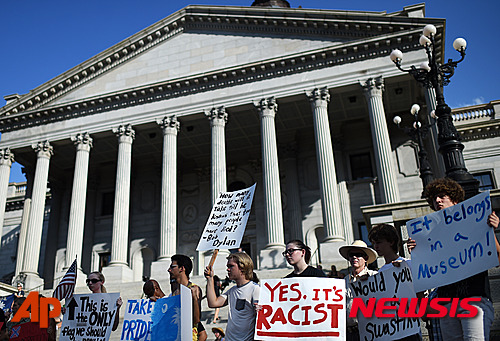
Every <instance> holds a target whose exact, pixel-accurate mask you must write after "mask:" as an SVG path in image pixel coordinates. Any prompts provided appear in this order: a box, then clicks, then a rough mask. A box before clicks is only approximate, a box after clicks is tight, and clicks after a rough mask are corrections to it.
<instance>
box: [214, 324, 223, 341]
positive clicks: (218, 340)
mask: <svg viewBox="0 0 500 341" xmlns="http://www.w3.org/2000/svg"><path fill="white" fill-rule="evenodd" d="M212 332H213V333H214V335H215V341H224V336H225V334H224V330H222V328H220V327H213V328H212Z"/></svg>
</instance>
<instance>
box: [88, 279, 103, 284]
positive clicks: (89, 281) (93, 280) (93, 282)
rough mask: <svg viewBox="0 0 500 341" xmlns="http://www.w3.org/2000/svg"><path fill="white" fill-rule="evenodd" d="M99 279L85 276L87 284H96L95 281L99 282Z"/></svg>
mask: <svg viewBox="0 0 500 341" xmlns="http://www.w3.org/2000/svg"><path fill="white" fill-rule="evenodd" d="M100 281H101V280H100V279H97V278H87V280H86V282H87V285H88V284H90V283H92V284H96V283H97V282H100Z"/></svg>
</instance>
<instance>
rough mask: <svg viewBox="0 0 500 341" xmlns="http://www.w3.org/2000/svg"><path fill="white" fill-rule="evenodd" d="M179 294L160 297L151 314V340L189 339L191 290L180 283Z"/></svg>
mask: <svg viewBox="0 0 500 341" xmlns="http://www.w3.org/2000/svg"><path fill="white" fill-rule="evenodd" d="M180 291H181V294H180V295H177V296H171V297H165V298H160V299H159V300H158V301H156V303H155V305H154V309H153V312H152V314H151V321H152V326H151V340H154V341H191V340H192V339H193V304H192V298H191V290H190V289H189V288H187V287H185V286H184V285H181V290H180Z"/></svg>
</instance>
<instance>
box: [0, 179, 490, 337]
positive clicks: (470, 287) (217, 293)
mask: <svg viewBox="0 0 500 341" xmlns="http://www.w3.org/2000/svg"><path fill="white" fill-rule="evenodd" d="M424 194H425V196H426V198H427V201H428V203H429V205H430V207H431V208H432V209H433V210H435V211H439V210H442V209H446V208H449V207H451V206H453V205H456V204H458V203H460V202H461V201H463V200H464V191H463V189H462V188H461V186H460V185H459V184H458V183H456V182H455V181H453V180H450V179H446V178H444V179H437V180H435V181H433V182H431V183H430V184H429V185H428V186H427V187H426V188H425V191H424ZM487 221H488V225H489V226H491V227H492V228H494V229H496V228H498V225H499V218H498V216H497V215H496V214H495V212H493V213H491V214H490V215H489V217H488V220H487ZM368 239H369V241H370V243H371V247H369V246H368V245H367V244H366V243H365V242H364V241H361V240H356V241H354V242H353V243H352V244H349V245H344V246H342V247H340V248H339V250H338V251H339V253H340V255H341V256H342V257H343V258H345V259H346V260H347V261H348V262H349V265H350V268H349V269H348V271H347V272H343V271H338V270H337V268H336V266H335V265H332V266H331V270H330V271H329V274H328V276H327V275H326V274H325V273H324V272H323V270H322V269H321V268H320V267H318V268H316V267H314V266H312V265H310V264H309V262H310V260H311V249H310V248H309V247H308V246H307V245H305V244H304V243H303V242H302V241H301V240H297V239H295V240H291V241H289V242H288V243H286V248H285V250H284V251H283V253H282V254H283V257H284V258H285V260H286V262H287V263H288V264H289V265H290V266H291V267H292V268H293V270H292V272H290V273H289V274H288V275H286V276H285V278H292V277H329V278H336V279H345V281H346V286H348V285H349V284H350V283H354V282H357V281H366V280H367V279H368V278H369V277H370V276H374V275H376V274H377V273H379V272H383V271H387V270H389V269H391V268H392V267H399V266H400V264H401V263H402V262H406V263H409V264H410V263H411V259H408V258H404V257H402V255H400V254H399V251H400V250H402V247H401V246H402V240H401V238H400V235H399V233H398V231H397V230H396V228H395V227H394V226H392V225H389V224H378V225H374V226H372V227H371V229H370V231H369V235H368ZM406 242H407V245H408V250H409V251H410V252H411V251H412V250H415V249H416V248H418V245H417V243H416V242H415V241H414V240H412V239H411V238H410V239H409V240H408V241H406ZM495 245H496V249H497V253H498V256H499V261H500V244H499V242H498V240H497V239H496V237H495ZM378 257H381V259H380V260H379V264H380V265H381V266H380V268H379V269H378V271H377V270H375V268H376V267H374V268H373V269H371V268H368V265H369V264H372V263H374V262H375V261H376V260H377V258H378ZM382 258H383V261H382ZM226 267H227V276H226V278H225V280H224V281H221V280H220V278H219V277H218V276H217V275H216V274H215V273H214V270H213V268H212V267H211V266H207V267H206V269H205V270H204V276H205V278H206V296H205V297H206V298H207V303H208V307H209V308H212V309H214V312H215V313H214V317H213V319H212V320H211V322H212V323H218V322H219V316H218V315H219V309H220V308H222V307H225V306H228V318H227V327H226V330H225V331H224V330H223V329H222V328H221V327H213V328H212V333H213V337H215V340H218V341H220V340H226V341H251V340H254V331H255V323H256V315H257V313H258V311H259V309H261V307H260V306H259V304H258V303H259V293H260V286H259V284H258V282H259V279H258V277H257V275H256V273H255V272H254V264H253V261H252V259H251V257H250V256H249V255H248V254H246V253H245V252H243V251H241V250H240V251H239V252H235V253H231V254H230V255H229V256H228V257H227V264H226ZM192 269H193V263H192V261H191V259H190V258H189V257H188V256H186V255H181V254H177V255H174V256H172V257H171V264H170V266H169V268H168V270H167V271H168V273H169V275H170V289H171V296H175V295H179V294H180V285H184V286H186V287H188V288H189V289H190V291H191V296H192V308H193V310H192V311H193V316H192V318H193V320H192V322H193V325H192V327H193V341H205V340H207V338H208V335H207V332H206V330H205V327H204V325H203V323H202V319H201V301H202V299H203V298H204V296H203V292H202V289H201V288H200V287H199V286H197V285H196V284H193V283H192V282H191V281H190V274H191V271H192ZM219 275H220V274H219ZM104 282H105V278H104V276H103V275H102V274H101V273H100V272H92V273H91V274H89V275H88V277H87V280H86V283H87V286H88V288H89V290H90V291H91V292H92V293H105V292H106V288H105V286H104ZM230 283H234V285H230ZM227 286H229V288H228V289H227V290H224V289H225V287H227ZM143 291H144V294H145V296H146V297H147V298H149V299H150V300H151V301H157V300H158V299H161V298H163V297H165V296H166V295H165V293H164V292H163V291H162V289H161V288H160V284H159V283H158V282H157V281H156V280H153V279H151V280H148V281H146V282H145V283H144V286H143ZM425 294H426V293H417V297H419V298H422V297H424V295H425ZM427 294H428V295H429V296H428V297H430V298H435V297H444V298H459V299H463V298H468V297H477V298H480V301H479V302H474V303H472V304H474V305H475V306H476V307H477V309H478V312H479V314H478V315H477V316H476V317H475V318H467V319H464V318H457V317H450V316H445V317H443V318H442V319H427V318H425V316H424V319H425V322H426V326H427V328H428V330H429V338H430V340H432V341H439V340H489V335H490V329H491V326H492V323H493V319H494V311H493V305H492V302H491V296H490V288H489V281H488V272H487V271H484V272H481V273H479V274H476V275H473V276H470V277H468V278H466V279H463V280H460V281H457V282H455V283H451V284H449V285H445V286H442V287H438V288H435V289H433V290H429V292H428V293H427ZM15 296H16V297H15V300H14V303H13V307H12V312H13V314H15V311H16V310H17V309H19V307H20V305H21V304H22V302H23V300H24V299H25V298H24V291H23V287H22V285H19V286H18V292H17V293H16V294H15ZM448 304H449V305H451V304H452V303H451V302H450V303H448ZM121 305H122V300H121V298H119V299H118V300H117V302H116V306H117V310H119V309H120V307H121ZM351 305H352V297H349V295H347V297H346V314H347V316H346V332H347V340H349V341H358V340H360V333H359V330H358V321H357V320H356V318H349V317H348V315H349V314H348V312H349V310H350V307H351ZM448 308H449V307H448ZM1 312H3V311H2V310H0V325H1V327H0V341H1V340H8V339H9V335H11V331H12V328H13V327H14V326H16V325H18V324H22V323H26V322H29V319H28V320H21V321H20V322H17V323H13V322H11V321H10V320H11V318H12V316H11V317H10V318H9V317H6V316H5V315H4V314H1ZM117 316H118V313H117V314H115V320H114V323H113V328H112V330H115V329H116V328H117V327H118V322H119V319H118V318H117ZM47 335H48V337H47V338H46V339H48V340H52V339H54V340H55V323H54V324H52V323H51V325H50V327H49V330H48V331H47ZM421 339H422V338H421V335H420V333H416V334H414V335H410V336H407V337H405V338H403V339H401V340H407V341H413V340H417V341H418V340H421Z"/></svg>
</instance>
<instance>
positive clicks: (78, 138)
mask: <svg viewBox="0 0 500 341" xmlns="http://www.w3.org/2000/svg"><path fill="white" fill-rule="evenodd" d="M71 141H73V143H74V144H75V146H76V148H77V149H79V148H83V149H86V150H90V148H92V144H93V142H94V140H93V139H92V137H90V134H89V133H87V132H85V133H80V134H76V135H75V136H72V137H71Z"/></svg>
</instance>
